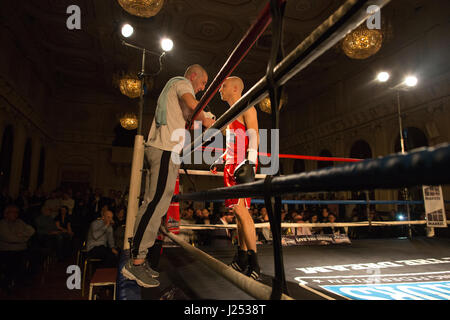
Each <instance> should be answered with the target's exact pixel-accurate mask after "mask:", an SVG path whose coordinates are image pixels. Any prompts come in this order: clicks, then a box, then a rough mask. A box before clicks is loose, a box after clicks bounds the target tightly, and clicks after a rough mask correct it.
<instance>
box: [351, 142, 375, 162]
mask: <svg viewBox="0 0 450 320" xmlns="http://www.w3.org/2000/svg"><path fill="white" fill-rule="evenodd" d="M350 158H355V159H371V158H372V149H371V148H370V145H369V144H368V143H367V142H366V141H364V140H358V141H356V142H355V143H353V145H352V147H351V149H350Z"/></svg>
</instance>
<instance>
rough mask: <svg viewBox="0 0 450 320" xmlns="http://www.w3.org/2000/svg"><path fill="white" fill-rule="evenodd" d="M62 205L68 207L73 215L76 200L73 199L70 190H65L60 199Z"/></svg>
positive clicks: (68, 210) (68, 211) (69, 212)
mask: <svg viewBox="0 0 450 320" xmlns="http://www.w3.org/2000/svg"><path fill="white" fill-rule="evenodd" d="M59 202H60V204H61V206H64V207H66V208H67V213H68V214H69V216H70V215H72V212H73V208H74V207H75V200H73V199H72V197H71V196H70V194H69V192H63V195H62V198H61V200H59Z"/></svg>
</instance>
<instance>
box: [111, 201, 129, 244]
mask: <svg viewBox="0 0 450 320" xmlns="http://www.w3.org/2000/svg"><path fill="white" fill-rule="evenodd" d="M125 226H126V216H125V208H123V207H119V208H117V209H116V215H115V216H114V225H113V229H114V243H115V244H116V246H117V248H119V249H120V250H123V244H124V240H125Z"/></svg>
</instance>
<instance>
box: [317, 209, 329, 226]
mask: <svg viewBox="0 0 450 320" xmlns="http://www.w3.org/2000/svg"><path fill="white" fill-rule="evenodd" d="M329 215H330V212H329V211H328V208H327V207H323V208H322V212H321V215H320V217H319V220H320V222H322V223H326V222H328V217H329Z"/></svg>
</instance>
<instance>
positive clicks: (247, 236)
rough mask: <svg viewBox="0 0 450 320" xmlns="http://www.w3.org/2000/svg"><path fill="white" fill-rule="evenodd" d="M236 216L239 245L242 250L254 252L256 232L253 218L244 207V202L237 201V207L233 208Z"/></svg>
mask: <svg viewBox="0 0 450 320" xmlns="http://www.w3.org/2000/svg"><path fill="white" fill-rule="evenodd" d="M233 210H234V212H235V215H236V224H237V228H238V239H239V245H240V246H241V248H242V250H253V251H254V252H256V230H255V223H254V222H253V218H252V216H251V215H250V212H249V211H248V209H247V208H246V207H245V204H244V200H243V199H239V202H238V204H237V205H235V206H234V207H233Z"/></svg>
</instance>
